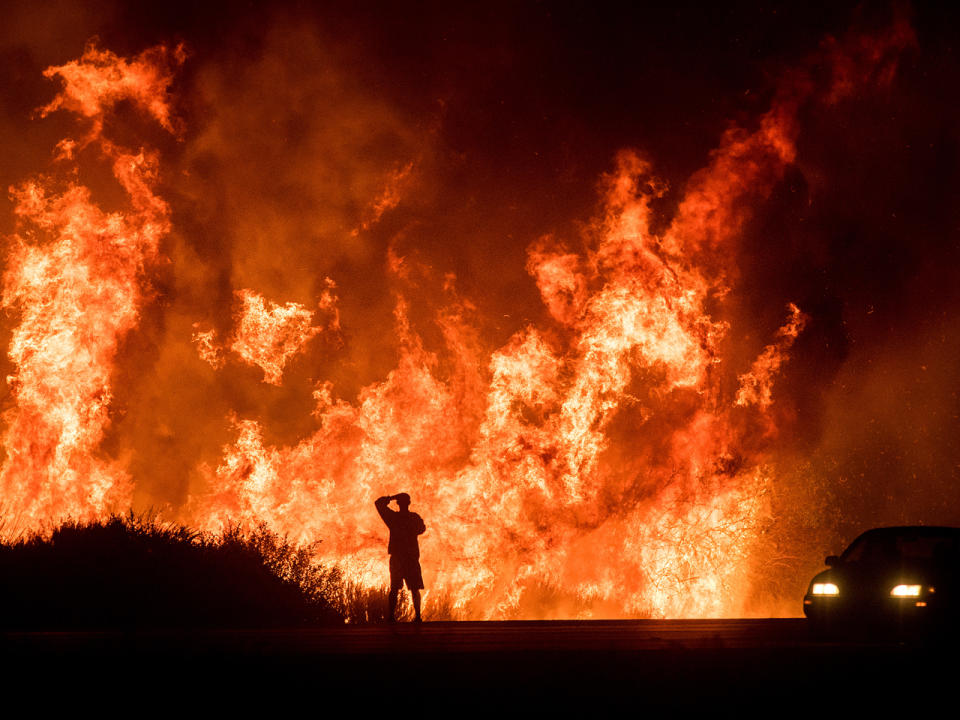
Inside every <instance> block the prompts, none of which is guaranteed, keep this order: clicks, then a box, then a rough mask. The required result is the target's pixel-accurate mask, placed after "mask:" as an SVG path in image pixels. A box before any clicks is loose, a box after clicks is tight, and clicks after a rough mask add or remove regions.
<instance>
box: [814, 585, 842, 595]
mask: <svg viewBox="0 0 960 720" xmlns="http://www.w3.org/2000/svg"><path fill="white" fill-rule="evenodd" d="M810 592H811V594H813V595H839V594H840V588H838V587H837V586H836V585H834V584H833V583H814V584H813V588H812V589H811V590H810Z"/></svg>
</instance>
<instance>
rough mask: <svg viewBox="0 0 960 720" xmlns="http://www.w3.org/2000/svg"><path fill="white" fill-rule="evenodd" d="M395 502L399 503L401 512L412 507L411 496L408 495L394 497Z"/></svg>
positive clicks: (402, 494) (401, 494)
mask: <svg viewBox="0 0 960 720" xmlns="http://www.w3.org/2000/svg"><path fill="white" fill-rule="evenodd" d="M393 498H394V500H396V501H397V506H398V507H399V508H400V509H401V510H407V509H408V508H409V507H410V496H409V495H407V494H406V493H400V494H399V495H394V496H393Z"/></svg>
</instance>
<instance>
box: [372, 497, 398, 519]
mask: <svg viewBox="0 0 960 720" xmlns="http://www.w3.org/2000/svg"><path fill="white" fill-rule="evenodd" d="M391 500H393V495H384V496H383V497H379V498H377V499H376V500H375V501H374V503H373V504H374V505H376V507H377V512H378V513H380V517H381V518H383V521H384V522H385V523H387V524H388V525H389V522H388V521H387V518H388V517H390V516H391V515H392V514H393V510H391V509H390V508H389V507H387V506H388V505H389V504H390V501H391Z"/></svg>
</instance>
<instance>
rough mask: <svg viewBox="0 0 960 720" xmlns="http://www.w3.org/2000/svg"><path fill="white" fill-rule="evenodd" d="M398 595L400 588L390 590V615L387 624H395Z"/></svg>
mask: <svg viewBox="0 0 960 720" xmlns="http://www.w3.org/2000/svg"><path fill="white" fill-rule="evenodd" d="M399 594H400V588H395V587H392V588H390V615H389V617H387V622H396V619H397V596H398V595H399Z"/></svg>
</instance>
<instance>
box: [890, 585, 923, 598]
mask: <svg viewBox="0 0 960 720" xmlns="http://www.w3.org/2000/svg"><path fill="white" fill-rule="evenodd" d="M921 589H922V587H921V586H920V585H897V586H896V587H895V588H893V590H891V591H890V595H892V596H893V597H920V590H921Z"/></svg>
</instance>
